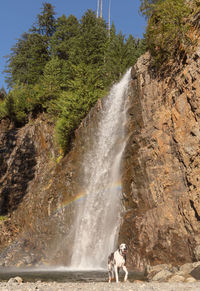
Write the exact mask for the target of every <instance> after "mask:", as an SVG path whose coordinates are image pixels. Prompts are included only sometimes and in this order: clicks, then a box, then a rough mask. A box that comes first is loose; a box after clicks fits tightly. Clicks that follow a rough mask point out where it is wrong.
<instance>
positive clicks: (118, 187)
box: [52, 180, 122, 215]
mask: <svg viewBox="0 0 200 291" xmlns="http://www.w3.org/2000/svg"><path fill="white" fill-rule="evenodd" d="M121 189H122V183H121V180H120V181H117V182H115V183H112V184H110V185H109V186H108V187H107V188H106V189H104V191H113V190H118V191H120V190H121ZM89 195H94V193H87V192H86V191H81V192H79V193H77V194H76V195H74V196H73V197H71V198H70V199H68V200H67V201H64V202H63V203H62V205H61V206H60V207H59V208H58V209H56V210H55V211H54V212H53V213H52V215H55V214H57V213H58V212H61V211H63V210H64V209H65V208H67V207H69V206H70V205H71V204H73V203H75V202H79V201H81V200H82V199H85V198H86V197H87V196H89Z"/></svg>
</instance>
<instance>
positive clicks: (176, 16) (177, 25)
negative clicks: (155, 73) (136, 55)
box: [146, 0, 191, 66]
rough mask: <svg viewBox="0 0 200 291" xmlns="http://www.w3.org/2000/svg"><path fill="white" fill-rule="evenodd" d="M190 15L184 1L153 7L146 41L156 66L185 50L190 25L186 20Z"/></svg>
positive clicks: (160, 2)
mask: <svg viewBox="0 0 200 291" xmlns="http://www.w3.org/2000/svg"><path fill="white" fill-rule="evenodd" d="M190 13H191V9H190V7H189V5H188V4H187V2H186V1H185V0H165V1H159V2H158V3H157V4H156V5H155V6H154V12H153V14H152V16H151V17H150V19H149V21H148V26H147V30H146V41H147V46H148V49H149V50H150V52H151V54H152V56H153V57H154V64H155V65H156V66H161V65H162V63H164V62H165V61H166V60H169V59H173V58H175V57H177V53H178V52H179V54H180V53H181V52H182V53H184V52H185V51H186V50H187V46H188V44H189V43H190V39H189V37H188V31H189V28H190V23H189V22H187V21H186V19H187V17H188V16H189V14H190Z"/></svg>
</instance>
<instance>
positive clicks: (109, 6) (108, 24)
mask: <svg viewBox="0 0 200 291" xmlns="http://www.w3.org/2000/svg"><path fill="white" fill-rule="evenodd" d="M110 7H111V0H109V13H108V34H109V36H110Z"/></svg>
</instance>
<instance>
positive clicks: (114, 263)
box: [108, 244, 128, 283]
mask: <svg viewBox="0 0 200 291" xmlns="http://www.w3.org/2000/svg"><path fill="white" fill-rule="evenodd" d="M126 253H127V246H126V244H121V245H120V246H119V248H118V249H117V250H116V251H115V252H114V253H112V254H110V256H109V257H108V276H109V283H110V282H111V279H112V278H114V274H115V280H116V282H117V283H118V282H119V270H120V268H122V269H123V270H124V272H125V277H124V282H125V281H126V280H127V278H128V271H127V268H126Z"/></svg>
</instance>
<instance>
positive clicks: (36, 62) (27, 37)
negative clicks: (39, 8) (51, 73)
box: [5, 33, 49, 87]
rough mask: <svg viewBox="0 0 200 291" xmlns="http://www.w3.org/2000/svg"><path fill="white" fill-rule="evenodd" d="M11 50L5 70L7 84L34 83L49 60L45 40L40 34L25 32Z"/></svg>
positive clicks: (11, 85)
mask: <svg viewBox="0 0 200 291" xmlns="http://www.w3.org/2000/svg"><path fill="white" fill-rule="evenodd" d="M11 51H12V52H11V54H10V56H9V58H8V66H7V69H6V70H5V72H6V73H7V74H8V77H7V83H8V85H9V86H10V87H13V86H14V85H15V84H16V83H18V82H19V83H23V84H35V83H36V82H37V81H38V80H39V78H40V76H41V75H42V73H43V69H44V66H45V64H46V63H47V61H48V60H49V53H48V48H47V43H46V41H45V40H44V39H43V37H42V36H41V35H40V34H37V33H33V34H28V33H25V34H24V35H23V36H22V38H21V39H19V40H18V41H17V43H16V45H15V46H14V47H13V48H12V49H11Z"/></svg>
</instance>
